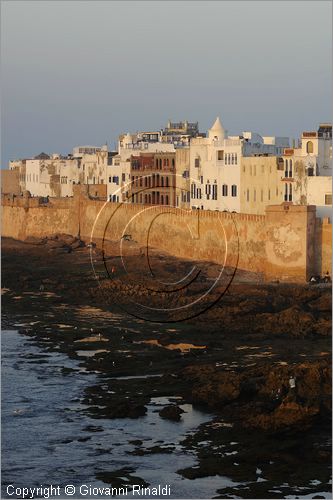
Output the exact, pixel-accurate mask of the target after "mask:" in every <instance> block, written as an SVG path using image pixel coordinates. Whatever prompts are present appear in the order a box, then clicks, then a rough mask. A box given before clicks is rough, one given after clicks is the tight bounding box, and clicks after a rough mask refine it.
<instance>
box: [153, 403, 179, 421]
mask: <svg viewBox="0 0 333 500" xmlns="http://www.w3.org/2000/svg"><path fill="white" fill-rule="evenodd" d="M158 413H159V415H160V417H162V418H166V419H168V420H174V421H175V422H179V420H180V418H181V414H182V413H184V410H182V409H181V408H179V406H177V405H168V406H165V407H164V408H162V410H160V411H159V412H158Z"/></svg>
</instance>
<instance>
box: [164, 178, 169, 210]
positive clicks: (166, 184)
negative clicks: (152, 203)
mask: <svg viewBox="0 0 333 500" xmlns="http://www.w3.org/2000/svg"><path fill="white" fill-rule="evenodd" d="M165 186H166V187H169V177H166V178H165ZM167 205H169V203H167Z"/></svg>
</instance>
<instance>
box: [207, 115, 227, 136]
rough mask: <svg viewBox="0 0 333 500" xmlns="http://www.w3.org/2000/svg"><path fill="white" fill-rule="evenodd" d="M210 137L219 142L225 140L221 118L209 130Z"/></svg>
mask: <svg viewBox="0 0 333 500" xmlns="http://www.w3.org/2000/svg"><path fill="white" fill-rule="evenodd" d="M208 137H209V138H210V139H214V138H215V137H216V138H217V139H218V140H219V141H221V140H223V139H224V138H225V130H224V127H223V125H222V123H221V121H220V118H219V117H217V118H216V120H215V122H214V124H213V126H212V127H211V128H210V129H209V131H208Z"/></svg>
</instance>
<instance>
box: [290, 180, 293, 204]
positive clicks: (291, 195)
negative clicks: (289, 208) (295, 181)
mask: <svg viewBox="0 0 333 500" xmlns="http://www.w3.org/2000/svg"><path fill="white" fill-rule="evenodd" d="M289 201H293V185H292V184H291V183H290V184H289Z"/></svg>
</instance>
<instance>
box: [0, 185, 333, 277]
mask: <svg viewBox="0 0 333 500" xmlns="http://www.w3.org/2000/svg"><path fill="white" fill-rule="evenodd" d="M57 233H66V234H71V235H72V236H80V238H81V239H83V240H84V241H86V242H89V241H91V240H92V241H95V242H96V243H97V244H98V245H99V246H101V245H103V241H104V240H107V241H108V240H109V241H120V240H121V237H122V236H123V235H124V234H130V235H131V237H132V239H134V240H136V241H137V242H138V243H139V244H140V245H142V246H147V245H148V246H149V247H150V246H151V247H155V248H159V249H161V250H163V251H166V252H169V253H170V254H172V255H174V256H177V257H182V258H188V259H194V260H198V259H199V260H206V261H213V262H217V263H221V264H224V265H226V266H238V268H240V269H243V270H246V271H251V272H255V273H262V275H263V276H264V278H265V279H266V280H280V281H289V282H304V281H306V280H308V279H309V277H310V276H311V275H313V274H324V273H325V272H326V271H327V270H330V269H331V235H332V225H331V223H330V221H329V219H323V220H320V219H319V218H317V217H316V207H315V206H298V205H292V204H282V205H273V206H268V207H267V209H266V214H265V215H247V214H236V213H229V212H211V211H202V210H181V209H176V208H172V207H160V206H153V207H152V206H143V205H136V204H119V203H109V202H105V201H101V200H99V199H93V198H91V197H90V196H89V193H88V189H87V187H86V186H75V189H74V196H73V198H51V199H49V201H48V202H47V203H45V200H43V199H41V198H31V197H29V196H17V197H16V196H13V195H3V196H2V236H3V237H10V238H14V239H17V240H22V241H24V240H25V239H26V238H28V237H44V236H51V235H53V234H57Z"/></svg>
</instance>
